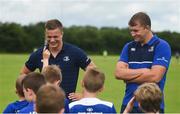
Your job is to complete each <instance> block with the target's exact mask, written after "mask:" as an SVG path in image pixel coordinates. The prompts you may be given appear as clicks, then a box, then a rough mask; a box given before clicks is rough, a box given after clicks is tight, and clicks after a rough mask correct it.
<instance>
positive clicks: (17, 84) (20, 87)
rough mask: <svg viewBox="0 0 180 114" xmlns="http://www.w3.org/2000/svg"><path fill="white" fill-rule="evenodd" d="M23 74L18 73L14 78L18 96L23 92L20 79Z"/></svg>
mask: <svg viewBox="0 0 180 114" xmlns="http://www.w3.org/2000/svg"><path fill="white" fill-rule="evenodd" d="M24 77H25V75H20V76H18V78H17V79H16V93H17V94H18V95H19V96H20V97H24V92H23V85H22V80H23V79H24Z"/></svg>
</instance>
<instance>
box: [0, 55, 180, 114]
mask: <svg viewBox="0 0 180 114" xmlns="http://www.w3.org/2000/svg"><path fill="white" fill-rule="evenodd" d="M28 56H29V55H23V54H22V55H20V54H0V112H2V111H3V109H4V108H5V107H6V106H7V104H9V103H10V102H12V101H15V100H16V99H17V96H16V94H15V80H16V78H17V76H18V75H19V72H20V69H21V67H22V66H23V65H24V62H25V61H26V59H27V58H28ZM91 58H92V60H93V61H94V62H95V63H96V65H97V66H98V67H99V68H100V69H101V70H102V71H103V72H104V73H105V74H106V81H105V89H104V91H103V92H102V93H100V95H99V98H102V99H104V100H107V101H111V102H113V103H114V104H115V107H116V109H117V111H118V112H119V110H120V106H121V103H122V98H123V96H124V89H125V84H124V83H123V81H120V80H116V79H115V78H114V75H113V74H114V69H115V64H116V62H117V60H118V58H119V57H118V56H108V57H102V56H91ZM179 74H180V62H179V64H178V63H177V62H176V61H175V59H174V58H173V59H172V61H171V65H170V69H169V71H168V74H167V80H166V85H165V104H166V108H165V112H169V113H171V112H174V113H178V112H180V109H179V106H180V98H179V96H180V88H179V87H180V83H179V80H180V76H179ZM82 77H83V71H81V72H80V76H79V80H78V88H77V91H81V87H80V80H81V79H82Z"/></svg>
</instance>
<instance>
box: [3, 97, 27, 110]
mask: <svg viewBox="0 0 180 114" xmlns="http://www.w3.org/2000/svg"><path fill="white" fill-rule="evenodd" d="M28 104H29V102H28V101H26V100H23V101H15V102H13V103H11V104H9V105H8V106H7V107H6V108H5V109H4V111H3V113H18V112H19V110H21V109H22V108H24V107H26V106H28Z"/></svg>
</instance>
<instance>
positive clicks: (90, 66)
mask: <svg viewBox="0 0 180 114" xmlns="http://www.w3.org/2000/svg"><path fill="white" fill-rule="evenodd" d="M88 68H96V65H95V64H94V62H93V61H91V62H90V63H89V65H88V66H87V67H86V69H85V70H87V69H88Z"/></svg>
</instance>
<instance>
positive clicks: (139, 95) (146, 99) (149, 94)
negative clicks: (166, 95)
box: [134, 83, 163, 113]
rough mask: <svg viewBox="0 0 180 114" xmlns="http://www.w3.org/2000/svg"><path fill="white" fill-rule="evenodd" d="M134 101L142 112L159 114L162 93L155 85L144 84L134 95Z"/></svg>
mask: <svg viewBox="0 0 180 114" xmlns="http://www.w3.org/2000/svg"><path fill="white" fill-rule="evenodd" d="M134 95H135V99H136V101H137V102H138V103H139V105H140V108H141V110H142V111H143V112H154V113H156V112H159V111H160V105H161V102H162V97H163V95H162V92H161V90H160V88H159V86H158V85H157V84H155V83H144V84H142V85H140V86H139V87H138V89H137V90H136V91H135V93H134Z"/></svg>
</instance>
